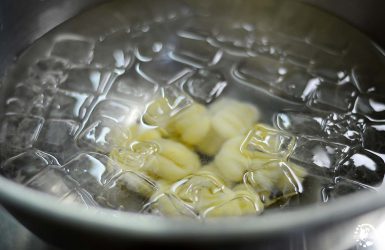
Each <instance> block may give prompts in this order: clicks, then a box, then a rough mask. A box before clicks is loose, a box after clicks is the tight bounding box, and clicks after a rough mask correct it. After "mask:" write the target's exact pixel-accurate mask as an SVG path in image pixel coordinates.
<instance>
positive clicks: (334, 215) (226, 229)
mask: <svg viewBox="0 0 385 250" xmlns="http://www.w3.org/2000/svg"><path fill="white" fill-rule="evenodd" d="M99 2H102V0H82V1H78V0H66V1H60V0H50V1H39V0H29V1H18V0H3V1H1V3H0V55H1V56H0V75H2V74H3V73H4V71H5V68H6V66H7V65H8V64H9V63H10V62H11V61H12V59H13V58H14V57H15V55H17V54H18V53H19V52H20V51H22V50H23V49H24V48H25V47H26V46H27V45H28V44H30V43H31V42H33V41H34V40H36V39H37V38H39V37H40V36H42V35H43V34H44V33H46V32H47V31H48V30H50V29H52V28H53V27H55V26H56V25H58V24H60V23H61V22H63V21H65V20H67V19H68V18H70V17H72V16H74V15H75V14H77V13H79V12H81V11H82V10H84V9H86V8H88V7H90V6H92V5H95V4H97V3H99ZM307 2H310V3H311V4H314V5H317V6H320V7H322V8H324V9H326V10H329V11H331V12H332V13H334V14H336V15H337V16H340V17H342V18H344V19H346V20H347V21H349V22H350V23H352V24H353V25H355V26H357V27H358V28H359V29H361V30H362V31H363V32H365V33H367V34H368V35H369V36H371V37H372V38H373V39H374V40H375V41H376V42H377V43H378V44H380V45H382V46H385V33H384V32H383V27H382V25H383V24H384V23H385V16H384V15H383V9H384V7H385V3H384V2H383V1H381V0H371V1H365V2H364V1H360V0H354V1H353V0H346V1H345V0H340V1H338V2H336V1H331V0H330V1H329V0H328V1H317V0H309V1H307ZM222 4H223V5H224V7H226V4H228V1H224V2H223V3H222ZM232 4H234V2H233V3H232ZM237 4H240V5H241V4H242V0H237ZM223 9H226V8H223ZM239 14H241V13H239ZM1 98H2V99H1V100H4V96H3V97H1ZM1 109H2V106H1V108H0V112H1V111H2V110H1ZM384 192H385V190H382V194H381V192H380V193H378V194H367V193H360V194H356V195H353V196H349V197H344V198H341V199H339V200H338V201H335V202H334V203H332V204H329V205H323V206H322V205H313V206H309V207H304V208H301V209H298V210H295V211H285V212H282V213H279V214H267V215H265V216H262V217H258V218H236V219H221V220H217V221H213V222H210V223H206V224H201V223H198V222H194V221H182V220H177V219H165V218H158V217H153V216H147V215H146V216H145V215H138V214H131V213H119V212H115V211H107V210H96V209H95V210H94V209H88V210H86V209H84V208H82V207H78V206H76V205H62V204H60V203H58V201H57V200H56V199H54V198H52V197H50V196H48V195H45V194H41V193H38V192H36V191H33V190H29V189H27V188H25V187H22V186H20V185H18V184H16V183H13V182H11V181H9V180H6V179H4V178H2V177H0V201H1V204H2V205H3V206H4V207H6V208H7V209H8V210H9V211H10V213H12V214H13V215H14V216H15V217H16V218H17V219H18V220H20V221H21V222H22V223H23V224H24V225H25V226H26V227H27V228H29V229H30V230H31V231H32V232H34V233H35V234H36V235H38V236H39V237H41V238H43V239H44V240H47V241H49V242H52V243H53V244H56V245H59V246H65V247H70V248H71V249H72V248H82V249H84V248H91V247H92V248H97V249H99V248H101V247H104V248H105V249H111V248H147V247H153V248H156V247H170V248H177V247H185V248H191V249H195V248H218V249H219V248H221V249H223V248H225V249H226V248H228V249H230V248H232V249H236V248H244V249H336V250H339V249H341V250H343V249H348V248H351V247H357V244H356V243H357V242H358V243H362V242H364V240H365V239H361V238H359V236H357V231H355V230H361V229H362V228H361V227H362V225H366V226H368V225H369V224H370V225H371V227H370V226H368V227H369V228H371V230H373V232H375V231H376V230H377V229H376V227H377V226H380V225H379V223H380V222H381V220H379V219H376V218H378V216H382V217H384V214H383V211H382V210H384V209H383V208H384V207H385V198H384V197H383V193H384ZM360 226H361V227H360ZM383 227H385V226H383ZM378 230H381V228H380V229H378ZM380 232H381V231H379V232H377V234H378V233H380ZM383 233H384V232H383ZM357 237H358V238H357ZM367 240H370V238H369V239H367ZM376 244H377V245H378V246H379V244H382V243H381V242H376ZM358 247H359V246H358ZM378 249H381V248H378Z"/></svg>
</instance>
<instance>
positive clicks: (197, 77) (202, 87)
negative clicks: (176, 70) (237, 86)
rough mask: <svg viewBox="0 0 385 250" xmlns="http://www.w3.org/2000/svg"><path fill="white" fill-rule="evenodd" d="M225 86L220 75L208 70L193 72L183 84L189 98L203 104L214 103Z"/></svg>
mask: <svg viewBox="0 0 385 250" xmlns="http://www.w3.org/2000/svg"><path fill="white" fill-rule="evenodd" d="M226 86H227V82H226V81H225V79H224V77H223V76H222V74H220V73H217V72H214V71H209V70H198V71H196V72H194V74H192V75H191V76H190V77H189V78H188V79H187V80H186V81H185V82H184V84H183V87H184V89H185V91H186V92H187V93H188V94H189V95H190V96H192V97H193V98H194V99H195V100H197V101H200V102H203V103H211V102H212V101H214V100H215V99H216V98H217V97H219V96H220V95H221V93H222V91H223V90H224V89H225V87H226Z"/></svg>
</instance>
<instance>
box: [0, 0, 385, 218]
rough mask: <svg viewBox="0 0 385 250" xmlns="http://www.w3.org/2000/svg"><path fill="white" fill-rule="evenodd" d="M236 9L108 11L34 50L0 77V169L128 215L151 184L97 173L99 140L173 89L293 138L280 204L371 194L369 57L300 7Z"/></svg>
mask: <svg viewBox="0 0 385 250" xmlns="http://www.w3.org/2000/svg"><path fill="white" fill-rule="evenodd" d="M202 2H203V1H202ZM236 3H237V4H235V3H234V2H233V1H210V2H209V3H202V4H199V3H197V2H193V1H191V3H190V2H186V3H182V2H181V1H175V2H174V1H162V2H161V3H158V2H155V1H148V2H147V1H125V2H123V1H122V2H113V3H109V4H106V5H102V6H100V7H98V8H96V9H92V10H90V11H88V12H85V13H83V14H82V15H80V16H78V17H75V18H73V19H72V20H70V21H68V22H66V23H64V24H63V25H60V26H59V27H58V28H56V29H55V30H53V31H51V32H49V33H48V34H47V35H45V36H44V37H43V38H41V39H39V40H38V41H36V42H35V43H34V44H32V45H31V46H30V47H29V48H28V49H27V50H26V51H24V53H23V54H22V55H21V56H20V57H19V58H18V59H17V61H16V63H15V65H13V66H12V67H11V69H10V71H9V73H8V75H7V78H6V79H5V84H4V86H6V88H4V89H3V91H5V93H6V94H7V96H8V98H7V100H6V101H5V104H4V110H5V112H4V114H3V119H2V122H1V130H0V143H1V157H2V158H1V160H2V166H1V172H2V174H3V175H4V176H6V177H7V178H11V179H13V180H14V181H17V182H19V183H22V184H24V185H26V186H28V187H31V188H34V189H37V190H41V191H44V192H47V193H50V194H53V195H56V196H58V197H60V198H61V199H62V200H63V201H66V202H72V201H75V202H80V203H83V204H86V205H88V206H103V207H110V208H114V209H121V210H129V211H133V210H134V211H141V210H142V208H143V206H144V205H145V204H146V203H147V202H148V201H147V200H146V199H144V198H143V197H141V196H139V195H135V193H136V192H135V190H136V189H138V187H140V188H141V189H142V190H143V189H145V190H147V191H146V192H148V193H151V192H153V191H154V190H156V185H155V184H154V183H153V182H152V181H151V180H149V179H146V178H145V177H143V176H140V175H136V174H133V173H127V172H123V171H122V170H121V169H120V167H119V166H117V165H116V164H111V161H110V159H109V158H108V153H109V149H110V148H111V145H110V144H111V141H109V135H110V134H111V133H113V132H114V131H116V130H117V128H120V127H121V126H122V124H126V123H127V122H130V121H131V122H132V121H135V120H136V119H137V118H138V115H139V116H140V114H142V113H143V111H144V108H145V104H146V103H148V102H149V101H151V100H152V99H153V98H155V97H156V96H157V95H158V94H159V92H160V91H162V90H164V89H165V88H168V87H169V86H174V87H175V86H180V85H179V83H181V82H184V83H186V84H184V85H183V86H184V87H183V88H174V89H173V90H174V91H177V92H176V96H178V97H179V98H180V97H183V98H186V100H187V99H188V100H194V101H196V102H199V103H203V104H206V105H207V104H209V103H212V102H215V101H216V99H217V98H219V97H231V98H235V99H239V100H242V101H247V102H249V103H252V104H254V105H255V106H256V107H258V108H259V109H260V111H261V113H262V118H261V119H262V122H264V123H267V124H270V125H273V126H275V128H277V129H278V130H279V131H281V132H282V133H283V134H286V133H290V134H291V135H293V138H294V137H295V139H296V145H295V147H294V148H293V149H292V150H291V151H290V152H286V153H287V155H288V161H290V162H294V163H296V164H298V165H300V166H303V167H304V168H306V169H307V172H308V174H309V176H307V177H306V180H305V182H304V183H303V185H304V192H302V193H301V194H299V195H298V196H297V198H295V199H291V200H290V202H289V203H285V204H284V206H285V207H292V206H298V205H306V204H310V203H314V202H329V201H331V200H334V199H336V198H337V197H339V196H341V195H345V194H349V193H353V192H356V191H358V190H370V191H374V192H376V191H378V190H381V187H382V183H383V177H384V172H385V164H384V153H385V132H384V131H385V91H384V90H385V58H384V54H383V51H381V50H380V49H379V48H378V47H377V46H376V45H375V44H373V43H372V42H371V41H370V40H368V39H367V38H366V37H365V36H363V35H362V34H360V33H359V32H358V31H356V30H354V29H353V28H351V27H350V26H348V25H346V24H345V23H343V22H341V21H340V20H338V19H336V18H334V17H332V16H329V15H327V14H325V13H323V12H321V11H318V10H317V9H314V8H312V7H309V6H306V5H302V4H297V3H287V2H281V1H271V0H269V1H236ZM174 94H175V93H174ZM182 108H183V107H182ZM281 132H277V133H278V134H279V133H281ZM112 146H113V145H112ZM122 176H126V178H125V180H130V181H131V183H130V185H128V187H126V189H130V188H131V189H132V190H122V188H121V187H118V186H117V185H116V183H117V180H118V179H119V178H121V177H122Z"/></svg>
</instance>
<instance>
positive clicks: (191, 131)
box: [110, 98, 306, 218]
mask: <svg viewBox="0 0 385 250" xmlns="http://www.w3.org/2000/svg"><path fill="white" fill-rule="evenodd" d="M165 114H166V115H167V119H164V117H165V116H164V115H165ZM162 115H163V116H162ZM160 118H162V119H160ZM259 118H260V113H259V111H258V110H257V109H256V108H255V107H254V106H253V105H251V104H248V103H243V102H239V101H237V100H233V99H226V98H224V99H220V100H218V101H216V102H215V103H213V104H211V105H210V106H208V107H206V106H204V105H201V104H199V103H191V104H190V105H189V106H187V107H185V108H184V109H182V110H180V111H179V112H177V113H176V114H171V109H170V107H169V105H168V100H167V99H165V98H159V99H157V100H155V101H154V102H152V103H151V104H150V105H149V106H148V108H147V110H146V112H145V114H144V116H143V122H144V123H145V124H147V125H149V126H143V125H139V124H136V125H133V126H131V127H129V128H127V130H128V133H127V134H129V135H130V136H129V138H119V137H117V138H116V139H115V144H116V145H117V146H116V147H114V148H113V149H112V150H111V152H110V157H111V158H112V159H113V160H115V161H117V162H118V163H120V165H121V166H122V167H123V168H125V169H127V170H130V171H139V172H140V173H142V174H144V175H146V176H147V177H149V178H150V179H152V180H154V182H155V183H156V186H157V191H155V192H153V193H151V194H147V195H148V196H149V197H148V199H149V202H148V204H147V208H149V209H150V210H151V212H152V213H158V214H162V215H168V216H175V215H183V216H192V217H195V216H199V217H201V218H207V217H218V216H240V215H251V214H260V213H261V212H262V211H263V210H264V207H266V206H269V205H271V204H272V203H274V202H275V201H277V200H279V199H281V198H288V197H290V196H292V195H295V194H297V193H298V192H299V191H300V190H299V189H300V188H301V183H302V181H303V179H304V177H305V175H306V172H305V171H304V170H303V169H302V168H301V167H299V166H296V165H294V164H291V163H288V162H286V161H285V160H284V157H282V156H279V155H278V156H277V155H273V154H271V153H269V152H270V151H269V150H267V151H266V152H264V150H263V148H266V147H267V148H269V147H270V148H274V147H277V144H278V143H279V139H277V140H275V139H274V136H272V134H274V132H275V131H276V130H274V129H273V128H270V127H268V126H266V125H262V124H258V123H257V121H258V120H259ZM253 131H254V132H253ZM255 131H258V133H259V136H262V137H264V138H262V140H260V141H259V142H258V141H257V143H262V144H263V143H265V144H266V145H259V146H260V149H262V150H257V151H255V150H254V151H253V149H250V148H248V146H247V145H245V142H246V141H247V140H248V139H247V138H248V137H252V136H253V133H255ZM254 143H255V142H254ZM254 146H255V145H254ZM257 146H258V145H257Z"/></svg>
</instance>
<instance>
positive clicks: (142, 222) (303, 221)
mask: <svg viewBox="0 0 385 250" xmlns="http://www.w3.org/2000/svg"><path fill="white" fill-rule="evenodd" d="M381 189H383V188H381ZM379 191H380V192H378V193H374V192H373V193H372V192H360V193H356V194H352V195H349V196H346V197H341V198H339V199H337V200H336V201H333V202H332V203H328V204H314V205H308V206H305V207H300V208H297V209H294V210H288V211H284V210H283V211H279V212H275V213H270V214H266V215H263V216H258V217H250V216H248V217H237V218H221V219H212V220H209V221H206V222H204V223H202V222H198V221H195V220H190V219H182V218H165V217H160V216H154V215H144V214H137V213H132V212H122V211H116V210H111V209H103V208H92V207H91V208H86V207H85V206H82V205H79V204H63V203H60V201H59V199H57V198H56V197H54V196H51V195H48V194H45V193H42V192H39V191H36V190H33V189H30V188H27V187H25V186H22V185H20V184H17V183H15V182H13V181H10V180H7V179H5V178H4V177H0V201H1V202H2V203H3V205H4V206H5V207H7V205H12V206H13V207H15V206H16V207H18V208H22V209H26V210H29V212H31V213H35V214H39V215H40V216H45V217H47V218H50V219H54V220H59V221H62V222H63V223H64V222H66V223H70V224H73V225H75V226H78V227H83V228H86V229H89V230H97V231H101V232H109V233H111V232H114V233H117V234H121V235H124V236H126V237H134V238H135V239H141V238H142V239H161V240H178V239H181V240H183V239H188V238H187V237H189V238H191V237H194V239H195V238H197V239H199V240H216V239H219V238H220V240H221V241H223V240H232V239H238V238H239V237H246V236H248V235H253V238H263V237H264V236H267V235H269V236H270V235H273V234H284V233H288V232H294V231H298V230H304V229H311V228H315V227H319V226H322V225H331V224H332V223H338V222H341V221H344V220H348V219H350V218H353V217H356V216H359V215H361V214H364V213H367V212H369V211H373V210H376V209H379V208H382V207H385V197H383V195H382V196H381V190H379ZM10 212H11V213H12V211H10ZM224 237H225V238H224Z"/></svg>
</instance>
